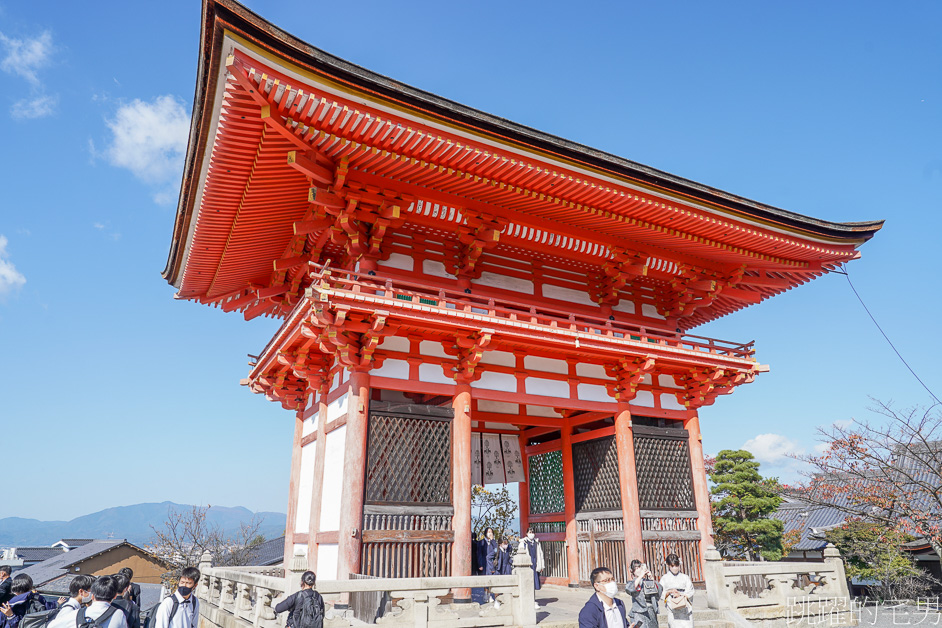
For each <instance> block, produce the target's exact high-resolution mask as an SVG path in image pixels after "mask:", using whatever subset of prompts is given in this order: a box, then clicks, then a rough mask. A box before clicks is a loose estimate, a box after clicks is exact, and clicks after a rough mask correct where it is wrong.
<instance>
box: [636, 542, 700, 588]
mask: <svg viewBox="0 0 942 628" xmlns="http://www.w3.org/2000/svg"><path fill="white" fill-rule="evenodd" d="M643 544H644V556H645V562H647V564H648V566H649V567H650V568H651V571H652V572H654V577H655V578H660V577H661V576H663V575H664V574H665V573H667V556H668V555H669V554H677V557H678V558H680V568H681V570H682V571H683V572H684V573H685V574H687V575H688V576H690V579H691V580H693V581H694V582H703V572H702V571H701V570H700V541H644V542H643Z"/></svg>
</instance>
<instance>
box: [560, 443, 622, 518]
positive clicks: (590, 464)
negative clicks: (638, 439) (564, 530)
mask: <svg viewBox="0 0 942 628" xmlns="http://www.w3.org/2000/svg"><path fill="white" fill-rule="evenodd" d="M572 471H573V476H574V477H573V479H574V482H575V494H576V512H585V511H594V510H620V509H621V487H620V486H619V479H618V449H617V448H616V446H615V437H614V436H608V437H605V438H596V439H594V440H587V441H583V442H581V443H576V444H575V445H573V446H572Z"/></svg>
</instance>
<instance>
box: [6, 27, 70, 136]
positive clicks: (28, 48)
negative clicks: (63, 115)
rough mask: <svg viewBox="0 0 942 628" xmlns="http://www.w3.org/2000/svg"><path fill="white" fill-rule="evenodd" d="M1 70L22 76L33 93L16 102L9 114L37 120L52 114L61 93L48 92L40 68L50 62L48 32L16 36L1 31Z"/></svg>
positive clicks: (51, 49)
mask: <svg viewBox="0 0 942 628" xmlns="http://www.w3.org/2000/svg"><path fill="white" fill-rule="evenodd" d="M0 48H2V49H3V58H2V59H0V70H3V71H4V72H6V73H7V74H13V75H15V76H19V77H21V78H23V79H25V80H26V82H27V83H29V86H30V89H29V92H30V95H29V97H28V98H22V99H20V100H17V101H16V102H15V103H13V106H12V107H11V108H10V115H11V116H12V117H13V119H14V120H35V119H37V118H44V117H46V116H49V115H52V114H53V113H54V112H55V108H56V104H57V103H58V102H59V97H58V95H48V94H46V88H45V86H44V85H43V82H42V81H41V80H40V79H39V70H41V69H42V68H44V67H46V66H47V65H49V62H50V60H51V58H52V53H53V50H54V46H53V44H52V35H51V34H50V33H49V31H45V32H43V33H42V34H41V35H39V36H38V37H34V38H32V39H17V38H15V37H7V36H6V35H4V34H3V33H0Z"/></svg>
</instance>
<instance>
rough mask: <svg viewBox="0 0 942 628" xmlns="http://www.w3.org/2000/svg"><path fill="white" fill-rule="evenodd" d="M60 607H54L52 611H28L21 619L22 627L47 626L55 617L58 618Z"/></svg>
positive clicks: (35, 627)
mask: <svg viewBox="0 0 942 628" xmlns="http://www.w3.org/2000/svg"><path fill="white" fill-rule="evenodd" d="M59 610H61V607H60V608H54V609H52V610H50V611H38V612H31V613H27V614H26V615H24V616H23V619H21V620H20V628H45V627H46V626H48V625H49V622H51V621H52V620H53V619H55V618H56V615H58V614H59Z"/></svg>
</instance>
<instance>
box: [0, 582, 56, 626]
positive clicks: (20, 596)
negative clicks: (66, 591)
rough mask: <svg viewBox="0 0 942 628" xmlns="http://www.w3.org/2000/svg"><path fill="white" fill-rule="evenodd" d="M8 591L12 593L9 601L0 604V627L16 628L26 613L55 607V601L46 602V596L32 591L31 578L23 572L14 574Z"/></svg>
mask: <svg viewBox="0 0 942 628" xmlns="http://www.w3.org/2000/svg"><path fill="white" fill-rule="evenodd" d="M10 593H12V594H13V597H12V598H10V601H9V602H7V603H6V604H4V605H3V606H0V628H17V626H19V625H20V621H21V620H22V619H23V617H25V616H26V615H28V614H30V613H40V612H42V611H48V610H52V609H53V608H55V607H56V605H55V602H46V598H44V597H43V596H41V595H40V594H38V593H36V592H35V591H33V579H32V578H30V577H29V575H27V574H25V573H21V574H17V575H16V576H14V578H13V584H11V585H10Z"/></svg>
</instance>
